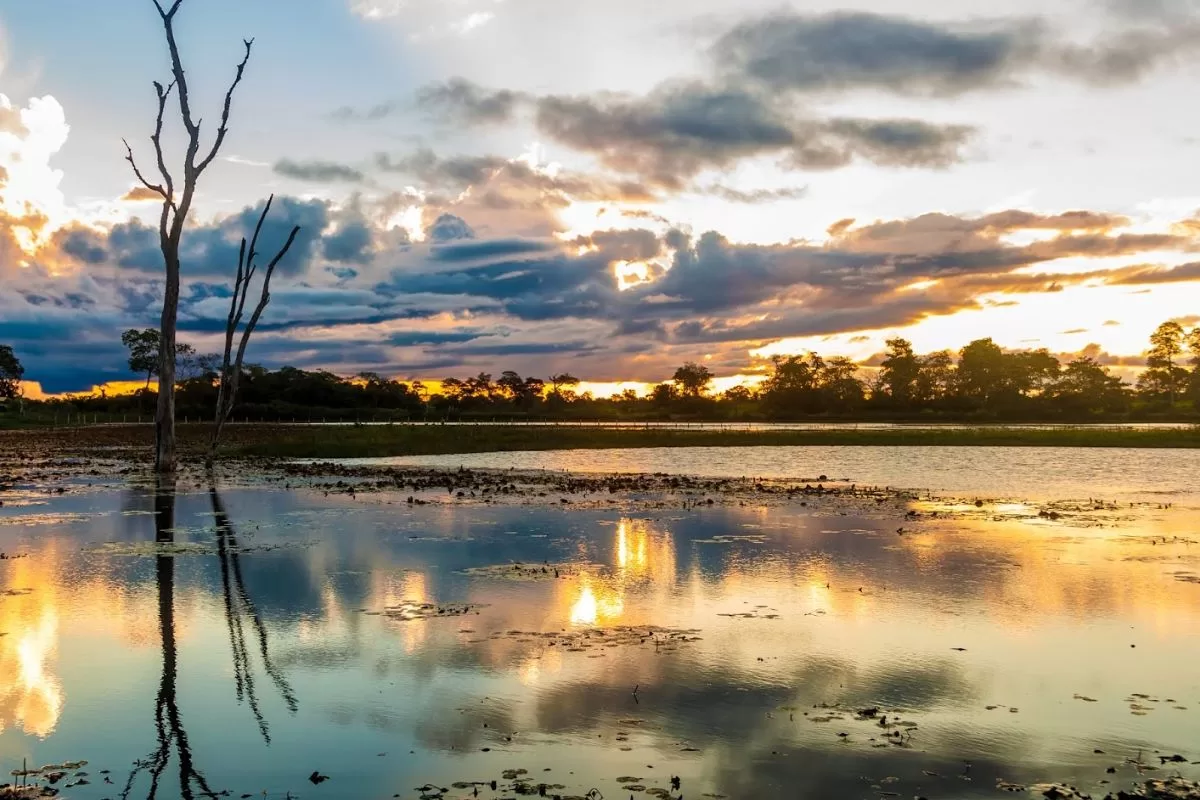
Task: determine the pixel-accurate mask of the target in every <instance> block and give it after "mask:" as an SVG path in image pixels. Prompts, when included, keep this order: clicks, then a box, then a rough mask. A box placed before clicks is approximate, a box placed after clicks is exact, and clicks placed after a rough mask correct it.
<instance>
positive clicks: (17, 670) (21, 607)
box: [0, 552, 63, 737]
mask: <svg viewBox="0 0 1200 800" xmlns="http://www.w3.org/2000/svg"><path fill="white" fill-rule="evenodd" d="M56 558H57V553H55V552H51V553H48V554H47V559H46V561H45V562H41V561H34V560H32V559H29V558H19V559H11V560H8V561H6V562H5V564H6V565H7V566H6V567H5V569H6V571H7V573H8V574H7V575H3V573H0V575H3V577H4V579H5V580H4V581H3V583H0V634H4V635H3V636H0V733H3V732H4V731H5V730H6V729H8V728H10V727H14V728H17V729H19V730H21V731H22V732H24V733H26V734H29V735H32V736H42V737H45V736H49V735H50V734H51V733H52V732H53V731H54V728H55V726H56V725H57V724H58V719H59V716H60V715H61V714H62V708H63V692H62V685H61V683H60V681H59V680H58V678H57V676H56V675H55V674H54V666H55V661H56V660H57V647H58V635H59V619H58V609H57V605H56V602H55V598H54V597H53V596H52V595H51V596H47V595H45V594H43V593H42V590H44V589H50V590H51V591H54V590H55V589H56V588H57V587H55V582H54V580H53V579H52V578H50V577H49V576H47V575H46V574H45V573H44V572H43V570H45V569H47V566H46V563H47V562H48V563H49V564H51V565H52V564H53V563H54V562H55V561H56ZM51 568H52V567H51ZM35 590H36V591H35Z"/></svg>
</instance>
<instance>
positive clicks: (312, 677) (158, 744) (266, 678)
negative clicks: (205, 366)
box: [0, 486, 1200, 800]
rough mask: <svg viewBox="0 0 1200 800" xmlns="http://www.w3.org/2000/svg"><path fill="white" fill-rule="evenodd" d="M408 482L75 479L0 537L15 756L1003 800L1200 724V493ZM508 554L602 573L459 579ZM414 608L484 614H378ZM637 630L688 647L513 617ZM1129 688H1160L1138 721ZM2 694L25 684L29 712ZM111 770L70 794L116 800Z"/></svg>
mask: <svg viewBox="0 0 1200 800" xmlns="http://www.w3.org/2000/svg"><path fill="white" fill-rule="evenodd" d="M151 500H152V502H151ZM394 500H395V498H390V497H366V498H359V499H356V500H351V499H350V498H346V497H324V496H320V495H316V494H307V493H303V492H283V491H270V490H261V489H256V490H247V489H236V490H230V491H226V492H218V491H217V490H216V488H215V487H205V489H204V490H203V491H200V492H195V493H192V492H188V491H181V492H176V491H173V490H172V487H169V486H167V487H159V488H158V489H156V490H155V491H154V492H153V493H152V494H151V493H150V492H146V493H144V494H143V495H141V496H132V497H127V498H125V499H124V501H122V500H120V499H118V498H117V497H115V496H110V495H103V494H101V495H94V496H91V497H82V496H81V497H76V498H72V497H69V496H68V497H64V498H61V499H56V500H55V501H54V502H53V503H52V504H51V506H49V507H48V508H47V509H46V512H47V513H48V514H49V513H55V514H60V515H62V514H68V513H75V514H79V515H84V514H86V515H88V516H87V518H86V519H85V520H84V521H82V522H76V523H71V524H56V525H50V524H47V525H45V526H41V527H39V528H36V529H31V530H36V537H35V536H33V535H30V534H28V533H25V532H22V529H17V528H11V527H3V526H0V550H6V551H8V552H14V551H18V550H21V551H27V552H29V553H30V557H29V558H28V559H20V560H18V561H13V562H9V563H6V564H4V565H2V566H0V569H2V570H4V572H3V573H0V575H2V577H3V579H4V584H2V585H6V586H8V587H11V588H18V587H28V588H31V589H33V590H34V591H33V592H32V593H30V594H28V595H21V596H15V597H6V598H2V599H0V632H8V633H9V636H6V637H0V648H4V649H3V650H0V653H3V660H0V669H3V672H0V677H3V678H4V679H5V682H4V683H3V684H0V686H2V687H3V688H0V697H4V698H5V705H3V706H0V713H2V714H3V717H2V719H3V720H4V721H5V722H6V723H7V725H8V727H9V730H8V731H7V732H4V733H0V759H8V760H12V758H13V757H14V756H15V755H17V754H19V755H21V756H25V755H26V754H27V755H28V756H29V757H30V759H31V760H32V761H37V762H38V763H46V762H48V761H53V760H62V759H65V758H78V757H87V758H89V760H92V761H93V763H97V762H99V764H100V765H101V766H102V767H106V768H110V769H113V770H114V772H119V774H121V775H125V774H126V772H125V771H124V769H123V768H124V767H127V766H128V764H129V763H131V762H133V761H134V760H135V759H137V763H136V765H135V769H134V770H133V774H132V775H130V778H129V786H128V789H127V790H126V793H125V795H124V796H126V797H128V798H132V797H138V798H140V797H158V796H161V797H164V798H166V797H174V796H180V797H185V798H190V797H201V796H206V793H208V792H209V791H210V789H215V790H218V791H225V790H231V791H233V792H234V795H233V796H238V795H239V794H241V793H244V792H245V791H247V790H249V791H253V792H254V793H258V792H260V791H262V789H263V787H267V788H268V789H269V790H270V791H271V792H272V793H273V796H278V797H282V796H284V794H285V793H286V792H287V791H289V790H291V791H293V792H295V791H296V790H297V789H299V788H300V784H303V780H304V777H305V776H307V775H308V774H309V772H310V771H311V769H314V768H319V769H320V770H321V771H322V772H329V773H331V774H334V777H333V779H332V780H334V781H336V783H334V784H329V786H327V787H325V789H329V788H330V787H333V788H334V790H336V791H335V792H334V794H337V796H392V795H393V794H395V793H397V792H402V793H403V792H406V791H409V787H411V786H415V785H419V784H423V783H425V782H426V781H430V782H433V783H436V784H438V785H450V783H452V782H454V781H458V780H477V779H491V778H494V777H498V774H497V773H498V772H499V770H500V769H504V768H509V767H523V768H527V769H530V770H531V771H532V772H540V770H541V769H543V768H545V767H551V768H553V769H554V771H555V773H566V772H568V771H574V772H575V777H573V778H571V779H570V780H573V781H578V782H580V783H581V784H585V785H580V786H575V785H572V786H571V787H570V788H569V790H568V791H567V792H566V793H568V794H570V793H577V794H583V793H584V792H586V791H587V789H589V788H591V787H592V786H593V785H594V786H597V787H599V788H600V789H601V790H602V791H603V792H604V793H605V794H606V795H607V794H611V793H612V792H610V788H611V789H613V790H614V791H616V792H617V793H618V796H622V795H620V793H619V790H617V788H616V787H615V786H613V784H612V778H613V777H615V776H617V775H639V774H643V773H644V772H645V765H646V764H655V770H654V773H655V775H659V776H660V779H661V780H665V776H667V775H670V774H677V775H681V776H682V777H683V778H684V780H685V787H689V788H688V789H687V790H686V791H685V794H687V795H689V796H694V795H700V794H704V793H705V792H712V793H716V794H725V795H728V796H731V797H748V796H778V795H779V793H780V792H781V791H787V792H788V794H789V796H799V797H813V798H816V797H842V796H866V795H869V794H871V792H870V791H869V787H870V784H864V783H863V782H862V776H874V779H875V780H879V779H882V778H883V777H887V776H892V777H896V778H898V780H899V785H893V784H889V785H888V786H885V787H884V788H885V790H887V791H892V790H897V791H900V792H901V794H904V795H909V796H917V795H920V796H925V797H930V798H935V797H969V796H975V795H980V794H991V793H992V792H993V791H994V786H995V779H996V778H1000V777H1003V778H1005V779H1007V780H1023V779H1026V778H1036V779H1039V780H1042V779H1051V778H1055V777H1057V776H1059V775H1060V774H1061V775H1083V776H1087V775H1091V774H1093V773H1094V774H1095V775H1096V777H1097V779H1101V778H1103V777H1104V775H1105V773H1104V769H1105V768H1106V767H1107V766H1109V762H1110V761H1116V762H1119V760H1120V758H1122V757H1123V756H1124V755H1126V754H1128V755H1135V754H1136V752H1137V750H1138V749H1139V748H1142V749H1144V750H1145V751H1146V752H1151V751H1153V750H1154V749H1159V750H1161V751H1163V752H1168V751H1169V752H1176V751H1178V752H1184V753H1187V754H1188V755H1191V753H1188V752H1187V748H1188V747H1189V746H1194V742H1195V741H1200V724H1197V721H1198V720H1200V708H1193V706H1195V705H1196V704H1197V703H1200V685H1198V684H1197V682H1196V676H1195V674H1194V671H1193V670H1192V669H1191V667H1190V665H1191V664H1194V663H1195V661H1196V658H1197V657H1200V645H1198V642H1200V584H1196V583H1192V582H1189V581H1185V580H1180V579H1179V575H1178V574H1177V573H1181V574H1185V575H1186V574H1188V573H1190V572H1192V571H1196V570H1197V567H1198V565H1200V549H1197V548H1200V543H1196V544H1192V543H1191V542H1190V541H1189V540H1188V539H1186V538H1182V537H1184V533H1185V532H1187V531H1194V530H1196V523H1197V522H1198V521H1200V520H1197V518H1196V517H1195V516H1194V515H1191V514H1190V512H1186V511H1180V512H1179V513H1178V514H1175V513H1174V512H1172V513H1167V512H1165V511H1160V510H1139V511H1137V512H1136V513H1135V514H1134V515H1133V516H1132V517H1131V516H1129V514H1127V513H1126V512H1124V511H1122V512H1121V514H1120V515H1117V514H1111V515H1107V516H1104V517H1102V518H1098V519H1096V520H1090V521H1089V523H1088V524H1087V525H1086V526H1085V525H1082V524H1081V525H1075V526H1068V525H1064V524H1061V523H1060V524H1056V525H1050V524H1048V523H1046V522H1045V521H1044V520H1028V521H1015V522H1014V521H1008V522H995V521H993V520H989V519H987V518H986V517H985V516H983V515H980V516H977V517H974V518H971V519H953V520H927V521H925V522H919V523H912V522H908V521H905V523H904V524H905V526H906V527H907V528H909V529H910V533H908V534H905V535H898V534H897V533H896V527H897V523H896V522H895V520H893V519H891V518H888V517H885V516H871V515H870V514H867V513H865V512H861V513H860V512H855V513H852V514H850V513H847V514H843V513H842V511H844V510H845V509H844V508H841V507H838V506H835V505H834V504H829V505H827V506H823V505H819V504H817V503H815V502H814V503H813V504H812V505H811V506H810V507H808V508H806V509H791V510H784V509H778V508H772V509H764V508H755V507H745V508H742V507H717V508H713V509H702V510H695V511H687V512H683V511H665V510H664V511H655V512H653V513H647V514H645V515H634V514H629V513H621V512H619V511H605V510H594V509H593V510H562V509H558V508H540V507H486V506H474V507H461V508H453V507H441V508H432V507H427V508H420V507H417V508H411V507H407V506H406V504H404V503H403V498H401V499H400V502H399V503H394V502H392V503H390V502H389V501H394ZM148 506H149V507H148ZM147 511H148V512H150V513H149V514H143V512H147ZM5 513H8V512H7V510H5V509H0V517H2V516H3V514H5ZM897 513H901V514H902V513H903V510H900V511H899V512H897ZM151 515H152V517H153V523H154V531H153V538H154V539H155V540H156V541H157V542H159V543H160V545H162V546H167V545H171V546H183V545H188V546H197V547H199V546H205V547H206V548H207V549H205V550H204V552H203V553H199V554H197V553H192V554H189V555H182V556H178V557H168V556H166V555H162V554H159V555H152V556H150V557H145V556H144V557H140V558H130V557H116V556H112V555H96V554H94V553H92V552H91V551H92V550H93V549H94V547H95V546H96V545H98V544H99V543H101V542H106V541H117V542H120V543H133V544H136V543H137V542H138V541H142V542H145V540H147V539H148V538H150V533H149V531H148V530H147V528H146V527H145V524H144V523H145V522H146V521H148V517H149V516H151ZM1093 522H1094V523H1095V524H1091V523H1093ZM1163 537H1166V539H1165V540H1164V538H1163ZM1176 537H1181V538H1176ZM513 562H520V563H522V564H542V563H549V564H563V563H567V562H571V563H577V564H586V565H588V566H587V567H585V568H584V569H582V571H580V572H579V574H570V575H566V576H563V577H561V578H560V579H554V578H553V577H552V576H549V577H546V578H545V579H541V578H539V579H535V580H517V581H514V580H505V579H500V578H481V577H475V576H469V575H466V574H464V570H466V569H468V568H471V567H479V566H491V565H503V564H507V563H513ZM404 601H413V602H429V603H434V604H439V605H446V604H451V603H468V604H478V605H479V606H480V608H479V613H478V614H474V613H472V614H469V615H465V616H462V617H453V618H430V619H419V620H413V621H408V622H401V621H396V620H392V619H389V618H388V617H387V616H385V615H378V616H377V615H374V614H370V613H363V612H364V611H366V612H379V611H382V610H384V609H386V608H388V607H393V606H396V605H398V604H399V603H401V602H404ZM46 620H53V625H52V626H50V627H46V626H45V621H46ZM643 625H657V626H665V627H669V628H687V629H692V628H694V629H698V630H699V631H700V634H699V637H700V638H699V640H698V641H694V642H689V643H686V644H684V645H679V646H674V647H655V646H654V645H653V644H652V643H650V642H647V643H645V644H642V645H639V644H632V645H620V646H616V645H614V646H604V645H602V644H597V645H595V646H589V647H584V648H581V649H578V650H577V649H573V648H570V647H564V646H560V645H558V644H553V645H552V644H549V643H548V642H549V641H550V640H549V639H548V638H547V637H534V636H526V635H517V634H516V633H514V632H517V631H523V632H536V633H541V634H553V635H555V636H569V635H582V633H583V632H584V631H585V630H587V629H592V628H613V627H616V626H643ZM139 629H140V632H139ZM47 631H48V632H49V633H46V632H47ZM39 636H41V637H43V638H40V639H39V638H38V637H39ZM19 642H37V643H38V644H37V647H36V648H32V649H30V650H29V652H30V653H32V654H35V655H36V656H37V658H35V659H33V660H32V661H21V659H20V658H19V657H18V655H19V654H20V653H21V652H23V651H21V650H20V649H19V648H18V647H17V643H19ZM1130 644H1136V648H1131V647H1130ZM22 646H24V645H22ZM958 648H963V649H961V650H960V649H958ZM93 664H95V666H93ZM56 675H57V676H58V677H57V678H56V677H54V676H56ZM10 677H11V678H12V680H8V679H9V678H10ZM26 678H28V680H26ZM635 686H637V687H639V692H638V695H637V696H636V697H635V696H632V695H631V690H632V689H633V687H635ZM10 687H11V688H10ZM27 687H42V688H41V689H37V690H36V691H35V690H33V689H30V688H27ZM64 687H65V688H64ZM51 690H53V692H51ZM64 691H65V696H66V697H69V698H70V701H71V702H70V704H69V705H68V704H66V703H65V702H64V699H63V698H64V694H63V693H64ZM6 692H7V694H6ZM1134 692H1141V693H1146V694H1150V695H1152V696H1153V697H1154V698H1155V699H1156V700H1158V701H1159V702H1157V703H1155V702H1153V701H1146V702H1145V705H1147V707H1150V706H1153V708H1152V710H1151V711H1148V712H1144V714H1145V715H1144V716H1138V715H1135V714H1132V713H1131V708H1130V706H1129V704H1128V703H1127V702H1124V698H1126V697H1128V696H1130V695H1131V694H1132V693H1134ZM1076 694H1080V695H1086V696H1090V697H1092V698H1095V699H1097V702H1096V703H1088V702H1084V701H1081V700H1077V699H1075V695H1076ZM11 697H27V698H31V699H30V700H29V701H28V702H27V703H26V706H25V708H26V710H24V711H22V712H20V713H17V712H16V711H15V710H14V709H15V708H16V706H17V704H16V703H15V702H14V701H11V700H10V699H9V698H11ZM51 697H55V698H57V700H56V701H55V702H54V703H53V704H52V703H51V702H50V698H51ZM297 697H303V699H304V702H303V703H299V702H298V701H297ZM32 698H36V702H34V700H33V699H32ZM1168 700H1170V701H1172V702H1168ZM820 704H831V705H834V706H836V707H837V708H839V709H853V708H865V707H868V706H881V707H884V708H888V709H889V710H890V709H902V710H903V715H904V716H905V718H911V719H913V720H914V721H916V722H917V724H918V725H919V727H918V728H917V729H916V731H915V732H914V734H913V738H912V746H911V747H907V748H905V747H900V746H897V745H896V744H894V743H890V742H887V741H884V740H883V739H882V729H880V728H879V727H878V726H877V725H875V723H874V722H872V721H865V722H864V721H860V720H855V719H853V716H852V715H848V714H846V713H844V712H839V711H836V710H835V711H832V712H828V713H829V714H830V715H839V716H838V717H837V718H836V719H834V720H833V721H830V722H817V721H814V718H816V717H818V716H823V715H824V714H825V713H826V712H823V711H818V710H815V709H814V708H813V707H814V706H815V705H820ZM989 706H990V707H991V709H990V710H989ZM1175 706H1182V707H1185V708H1186V710H1180V709H1177V708H1175ZM35 707H37V708H40V709H41V710H40V711H37V712H36V713H34V712H32V711H30V710H29V709H33V708H35ZM1010 708H1011V709H1017V710H1016V711H1010ZM64 709H66V711H64ZM806 712H807V713H806ZM39 714H40V715H41V716H40V717H39V716H38V715H39ZM148 721H153V731H151V729H150V727H149V726H148V725H147V722H148ZM56 726H57V727H56ZM14 728H16V730H14ZM98 730H102V731H107V732H111V733H106V734H105V735H104V736H103V737H100V738H101V739H102V740H98V738H97V736H96V734H95V731H98ZM842 732H845V733H848V734H850V736H849V737H846V738H845V739H843V738H841V737H838V736H837V734H838V733H842ZM51 733H53V735H50V734H51ZM37 736H48V738H47V739H46V740H45V741H44V742H43V741H39V740H38V739H37V738H36V737H37ZM149 741H154V742H155V746H154V749H153V750H152V751H151V752H150V754H149V755H148V756H147V755H145V748H146V746H147V743H148V742H149ZM484 748H486V749H487V751H488V752H490V753H491V755H490V756H488V755H487V754H486V753H484ZM1094 749H1102V750H1105V751H1106V753H1108V754H1110V755H1109V756H1106V757H1103V756H1099V755H1095V754H1093V752H1092V751H1093V750H1094ZM380 753H385V754H387V755H386V756H380V755H378V754H380ZM1118 754H1120V755H1118ZM18 760H19V759H18ZM964 760H970V761H971V762H972V764H973V765H974V766H973V768H972V773H971V777H973V781H972V782H966V781H962V780H959V779H958V777H957V774H958V771H961V769H962V763H963V761H964ZM497 764H502V766H500V767H498V766H497ZM301 765H302V766H301ZM639 765H640V767H639ZM0 766H2V765H0ZM1190 766H1191V765H1185V767H1184V769H1188V768H1190ZM927 772H931V773H937V774H938V775H943V776H945V778H944V779H935V778H932V777H930V776H929V775H928V774H926V773H927ZM398 776H399V777H398ZM418 776H419V777H418ZM411 777H415V778H416V782H415V783H414V782H413V781H412V780H411V779H410V778H411ZM643 777H647V776H645V775H643ZM652 777H654V776H649V778H652ZM114 779H115V778H114ZM556 779H559V780H562V781H563V782H566V778H565V775H563V774H557V775H556ZM1081 780H1082V778H1081ZM1114 780H1115V779H1114ZM176 784H177V785H178V787H177V788H176ZM889 787H890V788H889ZM94 789H95V790H94V791H92V792H91V793H89V787H79V788H78V789H73V790H72V797H78V798H82V800H99V798H101V797H108V796H110V795H108V794H105V793H104V792H103V790H102V789H103V787H94ZM910 790H911V791H910ZM310 791H311V790H310ZM1101 794H1103V792H1101ZM330 796H334V795H333V794H331V795H330ZM401 796H408V795H406V794H401ZM448 796H449V795H448ZM489 796H490V795H489Z"/></svg>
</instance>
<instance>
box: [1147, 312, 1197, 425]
mask: <svg viewBox="0 0 1200 800" xmlns="http://www.w3.org/2000/svg"><path fill="white" fill-rule="evenodd" d="M1184 336H1185V334H1184V330H1183V326H1182V325H1180V324H1179V323H1178V322H1164V323H1163V324H1162V325H1159V326H1158V328H1157V329H1156V330H1155V331H1154V333H1152V334H1150V352H1149V353H1148V354H1147V355H1146V371H1145V372H1143V373H1142V374H1141V375H1140V376H1139V377H1138V389H1139V390H1140V391H1141V392H1142V393H1143V394H1145V395H1148V396H1150V397H1154V398H1157V399H1159V400H1164V399H1165V400H1166V402H1167V404H1168V405H1171V406H1173V405H1175V400H1176V399H1177V398H1178V396H1179V395H1180V394H1181V393H1182V392H1183V390H1184V389H1185V388H1186V387H1187V384H1188V379H1189V377H1190V376H1189V375H1188V371H1187V370H1186V369H1184V368H1183V367H1181V366H1179V365H1178V364H1177V363H1176V361H1177V360H1178V359H1179V357H1180V356H1181V355H1182V354H1183V347H1184Z"/></svg>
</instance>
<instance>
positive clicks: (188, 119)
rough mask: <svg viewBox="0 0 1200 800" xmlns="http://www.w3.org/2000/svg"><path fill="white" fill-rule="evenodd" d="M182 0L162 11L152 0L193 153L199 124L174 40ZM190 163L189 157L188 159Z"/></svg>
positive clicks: (176, 43) (157, 1)
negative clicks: (165, 40)
mask: <svg viewBox="0 0 1200 800" xmlns="http://www.w3.org/2000/svg"><path fill="white" fill-rule="evenodd" d="M182 3H183V0H175V3H174V5H172V6H171V10H170V11H163V8H162V5H161V4H160V3H159V0H154V5H155V6H157V7H158V13H159V14H160V15H161V16H162V21H163V30H164V31H166V34H167V48H168V49H169V50H170V51H171V74H172V75H173V76H174V77H175V83H176V84H177V85H178V86H179V115H180V116H181V117H182V118H183V127H185V128H187V132H188V136H189V138H190V146H189V148H188V152H189V154H191V155H193V156H194V155H195V149H196V146H197V145H198V142H199V138H200V126H199V125H197V124H196V123H195V122H194V121H193V120H192V106H191V100H190V98H189V97H188V85H187V76H185V75H184V74H183V59H182V58H181V57H180V55H179V43H178V42H176V41H175V24H174V23H175V12H176V11H178V10H179V6H180V5H181V4H182ZM188 164H191V159H189V160H188Z"/></svg>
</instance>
